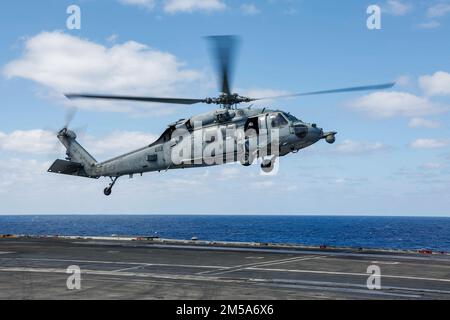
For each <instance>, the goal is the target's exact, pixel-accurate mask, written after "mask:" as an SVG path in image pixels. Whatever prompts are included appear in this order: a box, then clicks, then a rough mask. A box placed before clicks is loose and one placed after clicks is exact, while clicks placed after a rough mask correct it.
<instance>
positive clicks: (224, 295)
mask: <svg viewBox="0 0 450 320" xmlns="http://www.w3.org/2000/svg"><path fill="white" fill-rule="evenodd" d="M70 266H77V267H79V268H80V270H81V280H80V284H81V288H80V289H79V290H78V289H73V290H70V289H69V288H68V286H67V281H68V277H69V276H70V275H71V274H70V273H67V271H68V267H70ZM369 266H377V267H378V268H379V269H380V272H381V277H380V280H381V282H380V289H377V288H375V289H374V290H370V289H369V288H368V286H367V284H368V278H369V277H370V275H371V274H370V273H368V268H369ZM0 299H13V300H16V299H188V300H190V299H192V300H198V299H208V300H210V299H225V300H232V299H244V300H245V299H268V300H271V299H450V255H448V254H446V253H434V252H428V251H423V252H418V251H393V250H365V249H349V248H342V249H336V248H324V247H322V248H313V247H300V246H288V245H286V246H282V245H270V244H237V243H210V242H201V241H170V240H161V239H154V240H152V239H141V238H117V239H111V238H95V237H91V238H81V237H64V238H60V237H20V236H19V237H13V236H9V237H4V238H2V239H0Z"/></svg>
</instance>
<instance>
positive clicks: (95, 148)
mask: <svg viewBox="0 0 450 320" xmlns="http://www.w3.org/2000/svg"><path fill="white" fill-rule="evenodd" d="M156 139H157V136H155V135H152V134H148V133H143V132H133V131H116V132H113V133H110V134H108V135H106V136H104V137H100V138H96V137H93V136H89V137H87V138H86V142H85V143H86V145H85V147H86V149H87V150H88V151H89V152H90V153H92V155H93V156H94V157H95V155H97V154H99V155H111V156H115V155H120V154H123V153H126V152H130V151H133V150H136V149H138V148H142V147H145V146H146V145H149V144H151V143H153V142H155V141H156ZM79 142H80V143H81V144H83V141H79Z"/></svg>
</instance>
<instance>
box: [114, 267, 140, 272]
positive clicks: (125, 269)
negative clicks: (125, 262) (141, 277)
mask: <svg viewBox="0 0 450 320" xmlns="http://www.w3.org/2000/svg"><path fill="white" fill-rule="evenodd" d="M142 267H145V266H135V267H130V268H124V269H119V270H114V271H113V272H122V271H128V270H134V269H139V268H142Z"/></svg>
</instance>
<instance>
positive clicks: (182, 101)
mask: <svg viewBox="0 0 450 320" xmlns="http://www.w3.org/2000/svg"><path fill="white" fill-rule="evenodd" d="M66 97H67V98H68V99H71V100H73V99H102V100H122V101H139V102H157V103H172V104H187V105H192V104H196V103H202V102H203V103H204V102H205V99H178V98H155V97H132V96H114V95H113V96H110V95H97V94H66Z"/></svg>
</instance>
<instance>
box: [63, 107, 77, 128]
mask: <svg viewBox="0 0 450 320" xmlns="http://www.w3.org/2000/svg"><path fill="white" fill-rule="evenodd" d="M77 112H78V109H77V108H71V109H69V110H67V112H66V115H65V121H64V128H66V129H67V128H69V126H70V124H71V123H72V121H73V119H74V118H75V116H76V115H77Z"/></svg>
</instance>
